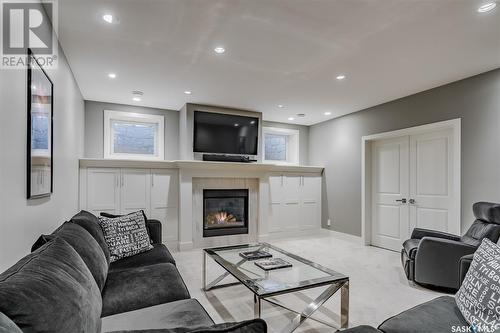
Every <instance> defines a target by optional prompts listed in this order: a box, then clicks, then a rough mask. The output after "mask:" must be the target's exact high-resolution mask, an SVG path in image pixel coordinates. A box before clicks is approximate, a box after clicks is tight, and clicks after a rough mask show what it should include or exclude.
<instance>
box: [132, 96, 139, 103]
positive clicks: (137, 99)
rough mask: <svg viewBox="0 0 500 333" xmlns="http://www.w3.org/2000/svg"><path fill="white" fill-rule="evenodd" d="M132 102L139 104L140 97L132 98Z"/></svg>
mask: <svg viewBox="0 0 500 333" xmlns="http://www.w3.org/2000/svg"><path fill="white" fill-rule="evenodd" d="M132 100H133V101H135V102H140V101H141V98H140V97H137V96H135V97H132Z"/></svg>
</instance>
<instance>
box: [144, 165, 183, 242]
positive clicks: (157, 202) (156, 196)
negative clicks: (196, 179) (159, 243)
mask: <svg viewBox="0 0 500 333" xmlns="http://www.w3.org/2000/svg"><path fill="white" fill-rule="evenodd" d="M178 192H179V189H178V173H177V171H175V170H163V169H159V170H151V213H150V216H151V218H152V219H155V220H158V221H160V222H161V224H162V232H163V235H162V236H163V240H164V241H165V242H168V241H176V240H177V239H178V236H177V235H178Z"/></svg>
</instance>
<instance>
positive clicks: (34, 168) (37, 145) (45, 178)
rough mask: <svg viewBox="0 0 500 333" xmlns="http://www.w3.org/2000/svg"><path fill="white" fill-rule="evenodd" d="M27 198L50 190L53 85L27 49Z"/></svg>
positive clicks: (52, 159) (52, 182) (51, 179)
mask: <svg viewBox="0 0 500 333" xmlns="http://www.w3.org/2000/svg"><path fill="white" fill-rule="evenodd" d="M27 60H28V61H27V64H28V69H27V182H26V183H27V198H28V199H36V198H43V197H49V196H50V195H51V194H52V193H53V190H54V185H53V184H54V179H53V175H54V163H53V162H54V157H53V147H54V140H53V139H54V131H53V128H54V126H53V124H54V103H53V101H54V84H53V82H52V80H51V79H50V78H49V76H48V75H47V73H46V72H45V70H44V69H43V68H42V66H41V65H40V63H39V62H38V61H37V59H36V57H35V55H34V53H33V51H32V50H31V49H28V52H27Z"/></svg>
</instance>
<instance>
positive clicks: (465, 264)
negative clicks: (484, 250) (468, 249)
mask: <svg viewBox="0 0 500 333" xmlns="http://www.w3.org/2000/svg"><path fill="white" fill-rule="evenodd" d="M473 258H474V254H468V255H466V256H463V257H462V258H460V285H462V282H464V279H465V275H466V274H467V272H468V271H469V268H470V264H471V263H472V259H473Z"/></svg>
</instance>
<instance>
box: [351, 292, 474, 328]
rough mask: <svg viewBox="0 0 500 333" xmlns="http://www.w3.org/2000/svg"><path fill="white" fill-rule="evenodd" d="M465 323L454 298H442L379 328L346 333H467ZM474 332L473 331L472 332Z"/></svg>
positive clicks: (418, 307)
mask: <svg viewBox="0 0 500 333" xmlns="http://www.w3.org/2000/svg"><path fill="white" fill-rule="evenodd" d="M467 329H470V325H469V324H468V323H467V322H466V321H465V319H464V317H463V316H462V314H461V313H460V310H459V309H458V307H457V304H456V303H455V298H454V297H453V296H441V297H438V298H435V299H433V300H431V301H429V302H426V303H423V304H419V305H417V306H415V307H413V308H411V309H409V310H406V311H403V312H402V313H400V314H398V315H396V316H394V317H391V318H389V319H386V320H385V321H384V322H383V323H382V324H380V325H379V326H378V328H374V327H371V326H358V327H353V328H351V329H348V330H345V331H343V332H345V333H376V332H378V333H425V332H436V333H438V332H443V333H445V332H466V330H467ZM470 332H472V331H470Z"/></svg>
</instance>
